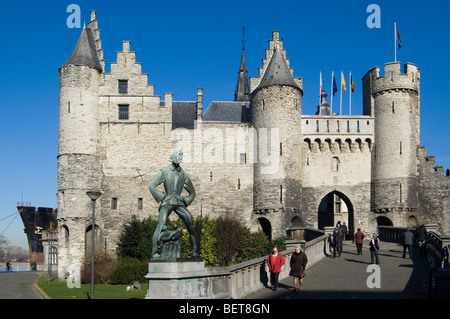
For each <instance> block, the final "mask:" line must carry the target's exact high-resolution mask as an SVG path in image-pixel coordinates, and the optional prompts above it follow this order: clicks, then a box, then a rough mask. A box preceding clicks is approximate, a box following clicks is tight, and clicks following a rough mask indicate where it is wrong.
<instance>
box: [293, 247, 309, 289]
mask: <svg viewBox="0 0 450 319" xmlns="http://www.w3.org/2000/svg"><path fill="white" fill-rule="evenodd" d="M307 263H308V257H306V254H305V253H304V252H303V251H302V250H301V248H300V246H297V247H295V252H294V253H293V254H292V256H291V260H290V261H289V265H290V266H291V271H290V272H289V276H291V277H293V278H294V291H300V290H302V284H303V277H305V269H306V264H307ZM297 282H299V289H298V290H297Z"/></svg>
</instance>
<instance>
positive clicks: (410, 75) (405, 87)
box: [368, 62, 420, 95]
mask: <svg viewBox="0 0 450 319" xmlns="http://www.w3.org/2000/svg"><path fill="white" fill-rule="evenodd" d="M368 74H369V75H370V77H371V92H372V94H373V95H378V94H384V93H389V92H395V91H403V92H410V93H413V94H417V95H418V94H419V92H420V70H419V68H418V67H417V65H415V64H413V63H405V65H404V72H403V73H402V72H401V70H400V62H392V63H386V64H385V65H384V75H382V76H380V68H379V67H375V68H373V69H372V70H370V71H369V72H368Z"/></svg>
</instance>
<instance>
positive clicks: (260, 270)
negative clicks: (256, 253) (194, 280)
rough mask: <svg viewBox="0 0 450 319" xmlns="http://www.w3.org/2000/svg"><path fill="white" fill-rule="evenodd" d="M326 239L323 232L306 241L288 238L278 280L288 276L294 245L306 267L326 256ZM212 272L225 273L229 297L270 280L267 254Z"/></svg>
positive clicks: (243, 293)
mask: <svg viewBox="0 0 450 319" xmlns="http://www.w3.org/2000/svg"><path fill="white" fill-rule="evenodd" d="M327 240H328V235H325V234H324V235H322V236H319V237H317V238H315V239H313V240H311V241H308V242H306V241H304V240H295V239H294V240H288V241H287V242H286V250H285V251H282V252H281V254H282V255H283V257H284V260H285V265H284V266H283V267H282V269H281V273H280V277H279V280H282V279H284V278H286V277H288V276H289V271H290V267H289V262H290V260H291V256H292V253H293V252H294V248H295V246H297V245H300V246H301V247H302V250H303V251H304V252H305V254H306V256H307V257H308V264H307V266H306V269H308V268H309V267H311V266H312V265H314V264H315V263H317V262H318V261H320V260H321V259H322V258H324V257H325V256H326V254H325V248H326V247H327ZM207 269H208V268H207ZM214 272H215V273H216V274H217V275H219V274H220V275H224V274H225V273H226V274H227V276H228V282H229V292H230V298H242V297H244V296H246V295H248V294H250V293H252V292H254V291H257V290H259V289H262V288H264V287H268V284H269V282H270V273H269V269H268V267H267V256H265V257H260V258H256V259H253V260H250V261H247V262H243V263H239V264H237V265H233V266H229V267H223V268H221V269H217V268H216V269H215V271H214ZM211 274H212V269H211Z"/></svg>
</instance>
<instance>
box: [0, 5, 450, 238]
mask: <svg viewBox="0 0 450 319" xmlns="http://www.w3.org/2000/svg"><path fill="white" fill-rule="evenodd" d="M69 4H77V5H79V7H80V8H81V21H82V23H83V21H86V23H87V22H88V21H89V20H90V10H91V9H95V10H97V19H98V20H99V28H100V30H101V34H100V36H101V39H102V40H103V42H102V47H103V50H104V57H105V59H106V62H107V66H106V71H107V72H109V70H110V67H109V63H110V62H114V61H115V60H116V51H120V50H121V49H122V41H124V40H129V41H131V50H133V51H136V60H137V61H138V62H142V70H143V72H144V73H148V75H149V84H154V85H155V94H156V95H161V96H164V93H165V92H172V93H173V99H174V100H192V101H193V100H196V94H197V88H198V87H202V88H203V93H204V107H206V106H208V105H209V103H210V102H211V101H213V100H217V101H219V100H221V101H227V100H233V98H234V89H235V85H236V81H237V71H238V67H239V62H240V54H241V47H242V42H241V40H242V27H243V26H244V25H245V27H246V34H245V39H246V43H245V48H246V51H245V54H246V61H247V69H248V72H249V76H256V75H257V72H258V68H259V67H261V65H262V62H261V59H262V58H264V54H265V51H264V50H265V49H266V48H267V47H268V40H269V39H271V37H272V31H274V30H276V31H280V37H281V38H283V39H284V48H285V49H286V50H287V57H288V58H289V59H290V65H291V67H292V68H294V76H296V77H303V84H304V96H303V114H314V113H315V111H316V107H317V104H318V101H319V97H318V91H319V89H318V86H319V72H323V78H324V87H325V89H326V90H327V91H329V87H330V85H331V83H330V78H331V72H332V71H335V73H340V72H341V71H344V73H345V74H346V76H347V77H348V73H349V72H350V71H351V72H352V74H353V78H354V81H355V86H356V92H355V93H354V94H353V95H352V114H354V115H358V114H362V94H361V91H362V86H361V80H360V79H361V78H362V77H363V76H364V74H365V73H366V72H367V71H368V70H369V69H371V68H372V67H374V66H380V67H381V68H382V67H383V65H384V63H387V62H393V61H394V20H396V21H397V26H398V29H399V31H400V34H401V37H402V48H401V49H400V50H397V60H398V61H401V62H402V64H403V63H405V62H412V63H415V64H417V65H418V66H419V68H420V69H421V144H422V145H426V146H427V153H428V155H435V156H436V164H437V165H442V166H443V167H444V170H445V169H447V168H449V167H450V139H449V133H450V130H449V128H448V127H449V126H448V122H449V114H450V113H449V107H448V104H449V101H448V98H449V93H448V92H449V89H448V87H449V86H450V81H449V78H450V59H449V56H450V41H449V38H450V27H449V25H448V16H449V15H450V2H449V1H444V0H442V1H432V2H429V1H428V2H427V1H423V0H408V1H406V0H405V1H404V0H396V1H392V0H390V1H381V0H370V1H369V0H342V1H329V0H326V1H321V0H318V1H302V0H293V1H286V0H279V1H267V0H258V1H243V0H239V1H235V0H232V1H222V2H220V3H219V2H216V1H196V0H190V1H179V0H173V1H153V0H147V1H135V0H128V1H126V2H124V1H81V0H80V1H77V0H70V1H11V2H6V3H2V9H1V12H0V26H1V28H0V30H2V37H1V40H2V50H0V61H1V71H0V83H1V85H0V116H1V118H2V125H1V127H0V130H1V133H2V134H1V136H2V137H3V138H2V139H1V140H0V151H1V156H0V168H1V174H0V176H1V183H0V233H1V232H3V231H4V230H5V229H6V230H5V231H4V233H3V235H5V236H6V237H7V239H9V241H10V243H11V244H13V245H18V246H22V247H27V244H26V237H25V234H24V233H23V224H22V221H21V219H20V217H17V218H16V219H15V220H14V221H12V217H10V218H6V219H3V218H5V217H7V216H8V215H11V214H13V213H15V212H16V211H17V210H16V203H17V202H18V201H20V200H21V194H22V192H23V200H24V201H27V202H31V204H32V205H33V206H36V207H39V206H41V207H53V208H56V191H57V180H56V156H57V145H58V90H59V75H58V67H59V66H61V64H63V63H64V62H65V61H66V60H67V58H68V57H69V55H70V53H71V52H72V49H73V47H74V45H75V43H76V40H77V38H78V36H79V34H80V31H81V30H80V29H77V28H68V26H67V24H66V22H67V18H68V17H69V15H70V14H71V13H70V12H66V11H67V7H68V5H69ZM370 4H377V5H378V6H379V7H380V21H381V27H380V28H369V27H368V26H367V23H366V20H367V18H368V17H369V15H370V14H371V12H367V7H368V6H369V5H370ZM338 85H339V82H338ZM347 92H348V91H347ZM337 101H338V96H336V97H335V99H334V102H333V104H334V105H338V104H337ZM343 101H344V103H343V111H342V114H344V115H345V114H348V93H345V95H344V97H343ZM333 110H334V111H335V112H336V111H337V110H338V108H337V107H336V108H334V107H333ZM2 219H3V220H2ZM8 225H9V226H8Z"/></svg>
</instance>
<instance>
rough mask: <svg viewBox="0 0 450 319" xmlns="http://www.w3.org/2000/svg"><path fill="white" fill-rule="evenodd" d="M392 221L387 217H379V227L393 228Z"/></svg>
mask: <svg viewBox="0 0 450 319" xmlns="http://www.w3.org/2000/svg"><path fill="white" fill-rule="evenodd" d="M393 225H394V224H393V223H392V220H390V219H389V218H388V217H386V216H378V217H377V226H393Z"/></svg>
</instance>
